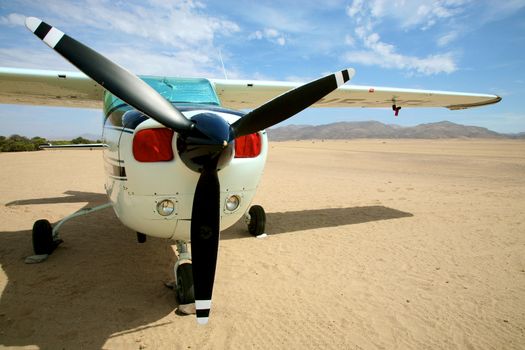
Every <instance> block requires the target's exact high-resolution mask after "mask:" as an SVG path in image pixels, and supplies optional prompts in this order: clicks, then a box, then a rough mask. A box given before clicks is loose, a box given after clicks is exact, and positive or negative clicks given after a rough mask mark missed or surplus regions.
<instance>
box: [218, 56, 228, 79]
mask: <svg viewBox="0 0 525 350" xmlns="http://www.w3.org/2000/svg"><path fill="white" fill-rule="evenodd" d="M219 58H220V59H221V65H222V71H223V73H224V78H225V79H226V80H228V75H227V74H226V68H225V67H224V61H223V60H222V54H221V49H219Z"/></svg>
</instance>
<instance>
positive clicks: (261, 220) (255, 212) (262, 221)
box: [245, 205, 266, 236]
mask: <svg viewBox="0 0 525 350" xmlns="http://www.w3.org/2000/svg"><path fill="white" fill-rule="evenodd" d="M245 219H246V223H247V224H248V232H250V234H251V235H253V236H259V235H262V234H263V233H264V229H265V227H266V213H265V212H264V209H263V207H261V206H260V205H253V206H252V207H251V208H250V210H249V211H248V213H247V214H246V216H245Z"/></svg>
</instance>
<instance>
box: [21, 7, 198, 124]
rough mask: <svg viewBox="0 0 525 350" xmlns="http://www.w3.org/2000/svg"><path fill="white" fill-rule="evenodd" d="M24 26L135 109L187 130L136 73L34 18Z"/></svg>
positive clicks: (172, 109)
mask: <svg viewBox="0 0 525 350" xmlns="http://www.w3.org/2000/svg"><path fill="white" fill-rule="evenodd" d="M26 26H27V28H29V30H31V31H32V32H33V33H34V34H35V35H36V36H37V37H39V38H40V39H41V40H43V41H44V42H45V43H46V44H47V45H48V46H49V47H51V48H52V49H54V50H55V51H56V52H58V53H59V54H60V55H62V56H63V57H64V58H65V59H66V60H68V61H69V62H71V63H72V64H73V65H74V66H76V67H77V68H78V69H80V70H81V71H82V72H83V73H85V74H86V75H87V76H89V77H90V78H91V79H93V80H95V81H96V82H97V83H99V84H100V85H102V86H103V87H104V88H105V89H106V90H108V91H109V92H111V93H112V94H113V95H115V96H117V97H118V98H120V99H121V100H123V101H124V102H126V103H127V104H129V105H131V106H133V107H134V108H135V109H137V110H139V111H141V112H142V113H144V114H146V115H147V116H149V117H151V118H153V119H155V120H156V121H158V122H159V123H161V124H163V125H165V126H167V127H169V128H171V129H173V130H174V131H176V132H184V131H187V130H190V129H191V127H192V123H191V122H190V121H189V120H188V119H186V118H185V117H184V116H183V115H182V114H181V113H180V112H179V111H178V110H177V109H176V108H175V107H173V106H172V105H171V104H170V103H169V102H168V101H167V100H166V99H165V98H164V97H162V96H161V95H160V94H159V93H158V92H157V91H155V90H154V89H153V88H151V87H150V86H149V85H148V84H146V83H145V82H143V81H142V80H140V79H139V78H138V77H137V76H136V75H134V74H132V73H130V72H129V71H127V70H126V69H124V68H122V67H121V66H119V65H118V64H116V63H113V62H112V61H110V60H108V59H107V58H105V57H104V56H102V55H101V54H99V53H98V52H96V51H94V50H92V49H90V48H89V47H87V46H85V45H84V44H82V43H80V42H78V41H76V40H75V39H73V38H71V37H70V36H69V35H66V34H64V33H63V32H61V31H60V30H58V29H56V28H55V27H52V26H50V25H49V24H47V23H45V22H42V20H40V19H38V18H35V17H28V18H26Z"/></svg>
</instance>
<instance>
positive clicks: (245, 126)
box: [26, 17, 354, 324]
mask: <svg viewBox="0 0 525 350" xmlns="http://www.w3.org/2000/svg"><path fill="white" fill-rule="evenodd" d="M26 26H27V28H28V29H29V30H31V31H32V32H33V33H34V34H35V35H36V36H37V37H39V38H40V39H41V40H43V41H44V42H45V43H46V44H47V45H48V46H49V47H51V48H52V49H54V50H55V51H57V52H58V53H59V54H60V55H62V56H63V57H64V58H65V59H66V60H68V61H69V62H71V63H72V64H73V65H74V66H76V67H77V68H78V69H79V70H81V71H82V72H83V73H85V74H86V75H87V76H89V77H91V78H92V79H93V80H95V81H96V82H97V83H99V84H100V85H102V86H103V87H104V88H105V89H106V90H108V91H109V92H110V93H112V94H113V95H115V96H117V97H118V98H120V99H121V100H123V101H124V102H126V103H127V104H129V105H131V106H133V107H134V108H135V109H137V110H138V111H140V112H142V113H144V114H145V115H147V116H149V117H150V118H152V119H154V120H156V121H158V122H159V123H161V124H163V125H164V126H166V127H169V128H171V129H173V130H174V131H175V132H177V133H178V134H179V135H178V137H177V149H178V151H179V155H180V157H181V159H182V161H183V162H184V163H185V164H186V165H187V166H188V167H189V168H190V169H192V170H194V171H196V172H198V173H200V176H199V180H198V182H197V186H196V188H195V195H194V198H193V208H192V220H191V245H192V263H193V282H194V293H195V307H196V313H197V321H198V322H199V323H201V324H205V323H207V322H208V317H209V313H210V308H211V298H212V292H213V283H214V279H215V267H216V263H217V251H218V247H219V234H220V232H219V231H220V208H221V204H220V192H221V187H220V183H219V177H218V171H219V170H220V169H222V168H224V167H225V166H227V165H228V164H229V162H230V161H231V159H232V158H233V153H234V140H235V138H237V137H239V136H244V135H248V134H251V133H254V132H258V131H260V130H263V129H265V128H268V127H270V126H273V125H275V124H277V123H280V122H281V121H283V120H286V119H288V118H290V117H292V116H293V115H295V114H296V113H298V112H300V111H302V110H303V109H305V108H307V107H308V106H310V105H312V104H313V103H315V102H317V101H318V100H320V99H321V98H322V97H324V96H325V95H327V94H329V93H330V92H332V91H334V90H335V89H337V87H339V86H340V85H342V84H344V83H345V82H347V81H348V80H350V79H351V78H352V76H353V75H354V70H353V69H347V70H342V71H340V72H336V73H334V74H330V75H327V76H325V77H323V78H320V79H317V80H315V81H313V82H310V83H308V84H306V85H302V86H300V87H298V88H296V89H293V90H291V91H288V92H286V93H284V94H282V95H280V96H278V97H276V98H275V99H273V100H271V101H269V102H267V103H265V104H264V105H262V106H260V107H258V108H256V109H254V110H253V111H251V112H250V113H248V114H246V115H245V116H244V117H242V118H241V119H239V120H238V121H236V122H235V123H233V124H232V125H230V124H228V123H227V122H226V121H225V120H224V119H223V118H221V117H219V116H217V115H215V114H213V113H201V114H197V115H195V116H193V117H192V118H191V120H188V119H187V118H186V117H184V115H183V114H182V113H181V112H180V111H179V110H177V108H175V107H174V106H173V105H172V104H171V103H170V102H168V101H167V100H166V99H164V97H162V96H161V95H160V94H159V93H158V92H156V91H155V90H154V89H153V88H151V87H150V86H149V85H147V84H146V83H144V82H143V81H142V80H141V79H140V78H138V77H137V76H136V75H134V74H133V73H131V72H129V71H127V70H126V69H124V68H122V67H121V66H119V65H117V64H116V63H114V62H112V61H110V60H109V59H107V58H105V57H104V56H102V55H100V54H99V53H97V52H95V51H94V50H92V49H90V48H89V47H87V46H85V45H84V44H82V43H80V42H78V41H76V40H75V39H73V38H71V37H70V36H68V35H66V34H64V33H63V32H61V31H60V30H58V29H56V28H54V27H52V26H50V25H49V24H47V23H45V22H43V21H42V20H40V19H38V18H34V17H28V18H26Z"/></svg>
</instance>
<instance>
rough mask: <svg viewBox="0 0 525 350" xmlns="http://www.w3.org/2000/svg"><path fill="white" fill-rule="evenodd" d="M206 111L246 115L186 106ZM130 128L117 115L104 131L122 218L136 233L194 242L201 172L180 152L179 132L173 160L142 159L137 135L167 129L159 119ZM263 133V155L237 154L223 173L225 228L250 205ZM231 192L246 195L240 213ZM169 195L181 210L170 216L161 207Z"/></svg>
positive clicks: (262, 158)
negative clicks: (135, 145)
mask: <svg viewBox="0 0 525 350" xmlns="http://www.w3.org/2000/svg"><path fill="white" fill-rule="evenodd" d="M124 112H125V111H124ZM124 112H122V113H120V115H119V116H118V117H119V118H120V117H121V116H122V114H124ZM203 112H209V113H214V114H216V115H217V116H218V117H221V118H223V119H224V120H226V121H227V122H229V123H230V124H231V123H233V122H235V121H236V120H237V119H239V117H240V116H239V113H237V112H234V111H231V112H230V111H228V110H223V109H220V110H219V111H218V109H213V110H211V111H209V110H208V109H206V108H205V107H203V108H195V109H191V110H186V111H183V114H184V115H185V116H186V117H187V118H188V119H189V118H191V117H192V116H193V115H195V114H198V113H203ZM113 119H115V118H113ZM122 119H124V118H122ZM112 124H113V125H112ZM126 126H127V125H114V123H112V121H111V118H106V122H105V125H104V133H103V135H104V141H105V143H106V144H107V145H108V147H107V148H106V149H105V151H104V162H105V169H106V184H105V188H106V192H107V194H108V197H109V199H110V201H111V203H112V204H113V209H114V210H115V213H116V215H117V217H118V218H119V219H120V221H121V222H122V223H123V224H124V225H126V226H127V227H129V228H130V229H132V230H134V231H137V232H141V233H144V234H147V235H151V236H155V237H162V238H171V239H175V240H183V241H189V240H190V224H191V213H192V206H193V197H194V194H195V188H196V185H197V181H198V179H199V176H200V174H199V173H197V172H195V171H192V170H190V169H189V168H188V167H187V166H186V165H185V164H184V162H183V161H182V160H181V158H180V156H179V153H178V151H177V136H178V135H177V133H175V134H174V135H173V140H172V142H171V147H172V149H173V155H174V157H173V159H172V160H170V161H161V162H139V161H137V160H136V159H135V156H134V154H133V149H132V147H133V138H134V137H135V135H136V134H137V133H138V132H139V131H141V130H144V129H155V128H165V127H164V126H163V125H161V124H159V123H158V122H156V121H154V120H153V119H145V120H143V121H142V122H140V123H139V124H138V125H137V126H136V127H134V128H127V127H126ZM259 135H260V140H261V150H260V154H259V155H258V156H256V157H253V158H236V157H234V158H233V159H232V160H231V162H230V164H229V165H228V166H226V167H225V168H224V169H221V170H219V172H218V176H219V181H220V184H221V189H222V190H221V199H220V200H221V224H220V229H221V231H222V230H224V229H226V228H228V227H230V226H232V225H233V224H234V223H236V222H237V221H238V220H239V219H240V218H241V217H243V216H244V214H245V213H246V212H247V211H248V209H249V208H250V204H251V202H252V199H253V197H254V195H255V191H256V189H257V186H258V184H259V181H260V179H261V175H262V173H263V169H264V165H265V162H266V155H267V152H268V139H267V135H266V132H265V131H262V132H260V133H259ZM231 195H237V196H238V197H239V198H240V205H239V207H238V208H237V209H236V210H234V211H229V210H228V209H226V206H225V203H226V200H227V198H228V197H230V196H231ZM164 199H170V200H171V201H172V202H174V203H175V211H174V212H173V213H172V214H171V215H169V216H162V215H160V214H159V212H158V211H157V204H158V203H159V202H160V201H162V200H164Z"/></svg>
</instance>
